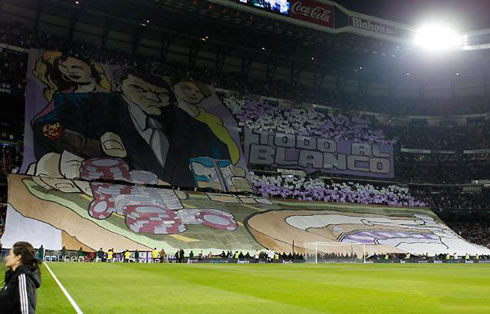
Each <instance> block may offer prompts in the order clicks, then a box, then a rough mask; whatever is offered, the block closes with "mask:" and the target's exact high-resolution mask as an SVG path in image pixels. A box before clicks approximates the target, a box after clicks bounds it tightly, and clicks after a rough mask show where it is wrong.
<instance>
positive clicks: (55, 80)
mask: <svg viewBox="0 0 490 314" xmlns="http://www.w3.org/2000/svg"><path fill="white" fill-rule="evenodd" d="M69 57H72V58H75V59H78V60H81V61H83V62H85V63H86V64H88V65H89V66H90V69H91V70H92V76H93V77H94V79H95V82H96V83H97V85H99V86H100V87H102V88H104V89H106V90H108V91H109V90H110V89H111V85H110V83H109V80H108V79H107V77H106V76H105V73H104V69H102V67H100V66H99V65H98V64H97V63H95V62H93V61H90V60H87V59H84V58H80V57H73V56H70V55H68V54H65V53H62V52H59V51H46V52H45V53H44V54H43V56H42V57H41V58H39V59H38V60H37V61H36V65H35V67H34V70H33V71H32V74H33V75H34V76H35V77H37V78H38V79H39V80H40V81H41V82H43V83H44V84H45V85H46V88H45V89H44V98H46V100H47V101H48V102H50V101H51V100H52V99H53V97H54V95H55V94H56V93H57V92H59V91H63V90H66V89H69V88H71V87H74V86H75V85H76V84H74V83H73V82H69V81H67V80H65V79H64V78H63V75H62V74H61V73H60V71H59V70H58V63H60V62H63V61H65V60H66V59H68V58H69Z"/></svg>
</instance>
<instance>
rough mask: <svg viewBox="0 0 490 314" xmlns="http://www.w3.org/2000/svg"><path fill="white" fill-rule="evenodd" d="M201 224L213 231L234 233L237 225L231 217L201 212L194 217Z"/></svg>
mask: <svg viewBox="0 0 490 314" xmlns="http://www.w3.org/2000/svg"><path fill="white" fill-rule="evenodd" d="M196 218H197V219H199V220H201V221H202V224H203V225H205V226H208V227H211V228H214V229H220V230H228V231H234V230H236V229H237V227H238V226H237V223H236V221H235V219H234V218H233V216H231V215H230V214H225V213H224V212H220V211H202V212H200V213H198V214H197V215H196Z"/></svg>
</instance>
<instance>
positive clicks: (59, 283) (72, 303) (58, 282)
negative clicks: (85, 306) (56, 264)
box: [44, 263, 83, 314]
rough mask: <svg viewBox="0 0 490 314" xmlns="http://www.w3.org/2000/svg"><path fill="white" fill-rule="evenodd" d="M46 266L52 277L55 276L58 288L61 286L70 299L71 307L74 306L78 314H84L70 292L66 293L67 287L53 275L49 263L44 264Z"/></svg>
mask: <svg viewBox="0 0 490 314" xmlns="http://www.w3.org/2000/svg"><path fill="white" fill-rule="evenodd" d="M44 265H46V268H47V269H48V270H49V273H50V274H51V276H53V279H54V280H55V281H56V283H57V284H58V286H60V288H61V291H63V293H64V294H65V296H66V298H67V299H68V301H70V303H71V305H72V306H73V308H74V309H75V311H76V312H77V314H83V312H82V310H81V309H80V307H79V306H78V305H77V303H76V302H75V300H73V298H72V297H71V295H70V294H69V293H68V291H66V289H65V287H63V285H62V284H61V282H60V281H59V280H58V278H56V275H55V274H54V273H53V271H52V270H51V268H49V266H48V263H44Z"/></svg>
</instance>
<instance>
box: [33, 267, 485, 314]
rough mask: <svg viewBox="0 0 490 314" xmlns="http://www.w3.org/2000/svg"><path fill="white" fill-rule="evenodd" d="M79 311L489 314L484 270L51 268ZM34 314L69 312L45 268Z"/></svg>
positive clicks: (63, 298) (67, 305) (466, 268)
mask: <svg viewBox="0 0 490 314" xmlns="http://www.w3.org/2000/svg"><path fill="white" fill-rule="evenodd" d="M49 266H50V267H51V269H52V270H53V272H54V273H55V275H56V276H57V277H58V279H59V280H60V281H61V283H62V284H63V285H64V287H65V288H66V289H67V290H68V292H69V293H70V294H71V296H72V297H73V299H74V300H75V301H76V302H77V304H78V305H79V306H80V308H81V309H82V311H83V312H84V313H233V314H236V313H247V314H248V313H281V314H284V313H490V265H488V264H487V265H483V264H480V265H477V264H472V265H465V264H460V265H457V264H435V265H434V264H318V265H313V264H245V265H236V264H122V263H117V264H102V263H80V264H78V263H50V264H49ZM42 277H43V284H42V287H41V288H40V290H39V294H38V308H37V309H38V310H37V313H40V314H43V313H74V310H73V308H72V306H71V305H70V303H69V302H68V300H67V298H66V297H65V296H64V294H63V293H62V291H61V290H60V288H59V287H58V285H57V284H56V282H55V281H54V279H53V278H52V277H51V275H50V274H49V272H48V271H47V269H46V267H43V274H42Z"/></svg>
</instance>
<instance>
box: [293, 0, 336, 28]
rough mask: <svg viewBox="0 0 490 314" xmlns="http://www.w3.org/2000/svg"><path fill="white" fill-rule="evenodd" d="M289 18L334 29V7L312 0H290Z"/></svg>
mask: <svg viewBox="0 0 490 314" xmlns="http://www.w3.org/2000/svg"><path fill="white" fill-rule="evenodd" d="M291 17H292V18H295V19H298V20H302V21H306V22H310V23H315V24H319V25H323V26H327V27H334V25H335V20H334V19H335V17H334V7H333V6H331V5H328V4H324V3H320V2H316V1H312V0H291Z"/></svg>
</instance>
